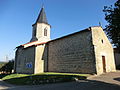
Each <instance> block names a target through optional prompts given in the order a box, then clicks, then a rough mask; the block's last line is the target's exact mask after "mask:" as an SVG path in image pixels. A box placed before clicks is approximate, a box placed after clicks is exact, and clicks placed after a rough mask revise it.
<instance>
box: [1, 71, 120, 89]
mask: <svg viewBox="0 0 120 90" xmlns="http://www.w3.org/2000/svg"><path fill="white" fill-rule="evenodd" d="M0 90H120V71H117V72H114V73H107V74H103V75H100V76H95V77H91V78H89V79H88V80H79V81H77V82H68V83H57V84H46V85H33V86H13V85H9V84H6V83H4V82H3V81H0Z"/></svg>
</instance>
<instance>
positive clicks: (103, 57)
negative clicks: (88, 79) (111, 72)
mask: <svg viewBox="0 0 120 90" xmlns="http://www.w3.org/2000/svg"><path fill="white" fill-rule="evenodd" d="M102 63H103V72H104V73H105V72H106V62H105V56H102Z"/></svg>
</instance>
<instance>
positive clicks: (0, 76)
mask: <svg viewBox="0 0 120 90" xmlns="http://www.w3.org/2000/svg"><path fill="white" fill-rule="evenodd" d="M7 75H9V74H0V79H2V78H4V77H5V76H7Z"/></svg>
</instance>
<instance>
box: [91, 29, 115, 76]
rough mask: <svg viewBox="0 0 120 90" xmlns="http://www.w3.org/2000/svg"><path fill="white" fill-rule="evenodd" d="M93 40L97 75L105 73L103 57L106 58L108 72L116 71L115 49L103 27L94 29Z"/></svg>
mask: <svg viewBox="0 0 120 90" xmlns="http://www.w3.org/2000/svg"><path fill="white" fill-rule="evenodd" d="M91 31H92V40H93V45H94V52H95V58H96V69H97V74H102V73H103V61H102V56H105V64H106V65H105V68H106V72H111V71H115V61H114V53H113V48H112V45H111V43H110V41H109V40H108V38H107V36H106V34H105V33H104V31H103V29H102V28H101V27H92V28H91Z"/></svg>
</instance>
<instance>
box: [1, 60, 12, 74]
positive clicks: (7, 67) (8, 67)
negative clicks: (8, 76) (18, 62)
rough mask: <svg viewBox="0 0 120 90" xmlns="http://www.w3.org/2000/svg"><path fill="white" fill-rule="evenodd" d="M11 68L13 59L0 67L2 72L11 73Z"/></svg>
mask: <svg viewBox="0 0 120 90" xmlns="http://www.w3.org/2000/svg"><path fill="white" fill-rule="evenodd" d="M13 68H14V60H10V61H9V62H8V63H6V64H5V65H4V66H2V67H1V68H0V71H1V72H3V73H12V70H13Z"/></svg>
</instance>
